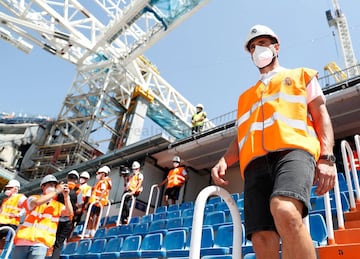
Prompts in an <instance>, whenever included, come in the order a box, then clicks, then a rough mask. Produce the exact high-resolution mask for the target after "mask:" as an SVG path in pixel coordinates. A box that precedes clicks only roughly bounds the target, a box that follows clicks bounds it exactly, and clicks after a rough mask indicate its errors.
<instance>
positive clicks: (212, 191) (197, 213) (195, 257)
mask: <svg viewBox="0 0 360 259" xmlns="http://www.w3.org/2000/svg"><path fill="white" fill-rule="evenodd" d="M210 195H218V196H220V197H221V198H222V199H223V200H224V201H225V203H226V205H227V206H228V207H229V209H230V214H231V217H232V219H233V224H234V227H233V228H234V231H233V233H234V234H233V255H232V258H236V259H238V258H241V244H242V240H241V220H240V213H239V209H238V207H237V206H236V203H235V201H234V199H233V197H232V196H231V195H230V193H229V192H228V191H226V190H225V189H223V188H221V187H219V186H215V185H211V186H208V187H206V188H204V189H203V190H202V191H201V192H200V193H199V194H198V196H197V198H196V201H195V207H194V217H193V222H192V230H191V242H190V255H189V258H191V259H199V258H200V248H201V236H202V225H203V220H204V210H205V205H206V201H207V199H208V197H209V196H210Z"/></svg>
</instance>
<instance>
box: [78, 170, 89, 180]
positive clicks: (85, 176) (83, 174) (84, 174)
mask: <svg viewBox="0 0 360 259" xmlns="http://www.w3.org/2000/svg"><path fill="white" fill-rule="evenodd" d="M80 177H81V178H86V179H90V174H89V173H88V172H87V171H84V172H82V173H81V174H80Z"/></svg>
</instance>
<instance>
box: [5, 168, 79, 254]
mask: <svg viewBox="0 0 360 259" xmlns="http://www.w3.org/2000/svg"><path fill="white" fill-rule="evenodd" d="M40 187H41V190H42V194H41V195H32V196H30V197H29V198H28V199H27V202H25V206H24V207H25V209H26V217H25V221H24V223H23V224H22V225H20V226H19V228H18V230H17V232H16V236H15V240H14V244H15V246H14V250H13V252H12V257H11V258H13V259H30V258H36V259H41V258H45V257H46V253H47V250H48V248H50V247H52V246H53V245H54V242H55V239H56V230H57V226H58V223H59V218H60V216H68V217H71V216H72V215H73V208H72V206H71V201H70V197H69V188H68V186H67V184H64V183H60V184H59V183H58V180H57V179H56V177H55V176H53V175H46V176H45V177H44V178H43V179H42V180H41V182H40ZM60 193H62V194H63V195H64V204H63V203H61V202H58V201H56V200H55V198H56V197H57V195H58V194H60Z"/></svg>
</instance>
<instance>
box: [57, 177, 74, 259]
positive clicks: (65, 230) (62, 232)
mask: <svg viewBox="0 0 360 259" xmlns="http://www.w3.org/2000/svg"><path fill="white" fill-rule="evenodd" d="M78 181H79V173H78V172H77V171H76V170H71V171H70V172H69V173H68V174H67V186H68V188H69V194H68V195H69V197H70V201H71V206H72V208H73V211H74V213H75V210H76V207H77V196H78V192H79V184H78ZM56 200H57V201H59V202H61V203H63V204H64V195H63V194H62V193H60V194H59V195H58V196H57V198H56ZM73 227H74V223H73V216H67V215H64V216H60V218H59V224H58V228H57V231H56V240H55V243H54V246H53V251H52V256H51V258H52V259H58V258H60V253H61V250H62V248H63V246H64V242H65V241H66V240H67V239H68V238H69V237H70V234H71V231H72V230H73Z"/></svg>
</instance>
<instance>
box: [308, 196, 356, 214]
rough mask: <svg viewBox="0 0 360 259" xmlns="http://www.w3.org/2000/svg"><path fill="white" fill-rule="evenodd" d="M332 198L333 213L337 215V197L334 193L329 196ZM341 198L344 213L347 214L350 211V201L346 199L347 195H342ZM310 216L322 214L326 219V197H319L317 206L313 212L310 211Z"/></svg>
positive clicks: (316, 202)
mask: <svg viewBox="0 0 360 259" xmlns="http://www.w3.org/2000/svg"><path fill="white" fill-rule="evenodd" d="M329 197H330V206H331V213H332V214H333V215H334V214H335V213H336V203H335V195H334V194H333V193H332V194H330V195H329ZM340 198H341V206H342V210H343V212H347V211H349V210H350V204H349V200H348V198H347V197H346V195H345V193H343V192H341V193H340ZM309 213H310V214H314V213H320V214H321V215H322V216H323V217H325V204H324V196H319V197H317V198H316V200H315V205H314V208H313V209H312V210H310V211H309Z"/></svg>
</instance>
